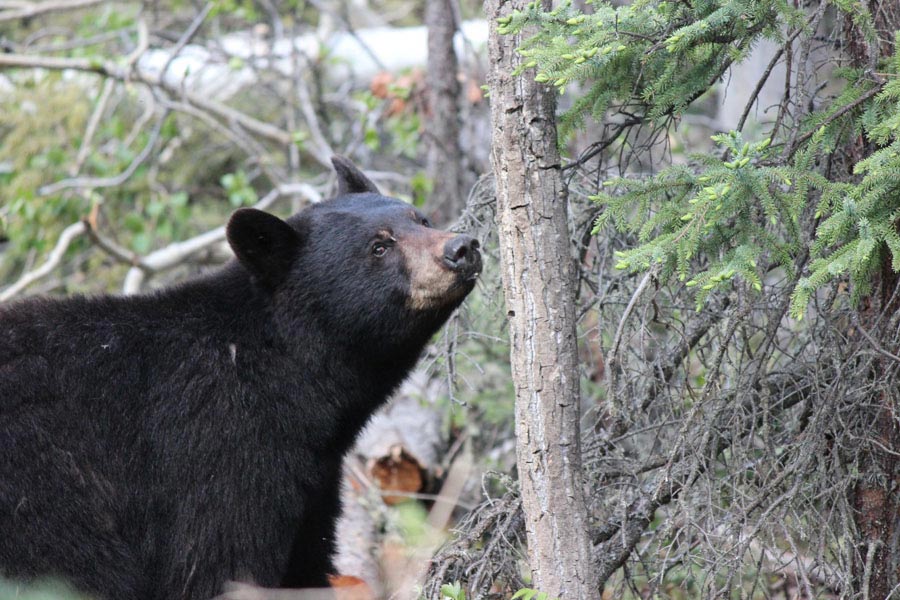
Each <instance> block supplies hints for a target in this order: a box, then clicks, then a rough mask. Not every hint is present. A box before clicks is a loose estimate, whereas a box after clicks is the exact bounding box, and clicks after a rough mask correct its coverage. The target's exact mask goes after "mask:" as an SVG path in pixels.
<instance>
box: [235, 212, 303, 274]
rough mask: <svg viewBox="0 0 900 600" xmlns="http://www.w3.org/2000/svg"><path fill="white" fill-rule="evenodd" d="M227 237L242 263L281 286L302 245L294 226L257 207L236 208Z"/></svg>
mask: <svg viewBox="0 0 900 600" xmlns="http://www.w3.org/2000/svg"><path fill="white" fill-rule="evenodd" d="M225 236H226V237H227V238H228V244H229V245H230V246H231V249H232V250H234V254H235V255H236V256H237V258H238V260H239V261H240V262H241V264H242V265H244V266H245V267H246V268H247V270H248V271H250V272H251V273H253V274H254V275H255V276H256V277H257V278H258V279H259V280H260V281H261V282H262V283H264V284H266V285H269V286H275V285H278V284H279V283H281V281H282V280H283V279H284V277H285V276H286V275H287V273H288V271H289V270H290V268H291V264H293V262H294V258H295V257H296V256H297V249H298V247H299V244H300V236H299V234H298V233H297V232H296V231H295V230H294V228H293V227H291V226H290V225H288V224H287V223H285V222H284V221H282V220H281V219H279V218H278V217H276V216H275V215H270V214H269V213H267V212H263V211H261V210H257V209H255V208H240V209H238V210H236V211H235V212H234V214H233V215H231V219H230V220H229V221H228V225H227V226H226V227H225Z"/></svg>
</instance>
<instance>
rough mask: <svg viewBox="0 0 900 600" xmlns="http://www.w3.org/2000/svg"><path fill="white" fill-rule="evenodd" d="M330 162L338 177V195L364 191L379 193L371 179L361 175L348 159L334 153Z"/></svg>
mask: <svg viewBox="0 0 900 600" xmlns="http://www.w3.org/2000/svg"><path fill="white" fill-rule="evenodd" d="M331 164H333V165H334V170H335V172H336V173H337V178H338V196H343V195H344V194H362V193H364V192H372V193H373V194H380V193H381V192H379V191H378V188H377V187H375V184H374V183H372V181H371V180H370V179H369V178H368V177H366V176H365V175H363V173H362V171H360V170H359V169H357V168H356V165H354V164H353V163H352V162H350V160H349V159H347V158H344V157H343V156H339V155H337V154H335V155H334V156H332V157H331Z"/></svg>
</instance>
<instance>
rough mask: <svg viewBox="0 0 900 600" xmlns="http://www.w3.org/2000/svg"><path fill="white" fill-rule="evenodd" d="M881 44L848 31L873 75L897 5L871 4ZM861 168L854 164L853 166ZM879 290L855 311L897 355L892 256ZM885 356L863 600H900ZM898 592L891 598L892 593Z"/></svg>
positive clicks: (869, 482)
mask: <svg viewBox="0 0 900 600" xmlns="http://www.w3.org/2000/svg"><path fill="white" fill-rule="evenodd" d="M865 4H866V7H867V8H868V10H869V11H870V12H871V14H872V15H873V16H874V22H875V30H876V31H877V33H878V38H879V40H878V41H877V42H875V43H870V42H867V41H866V39H865V37H864V35H863V33H862V32H861V31H859V29H857V28H856V27H855V25H854V24H853V23H852V22H849V21H848V23H847V25H846V30H845V32H846V36H847V41H848V44H847V50H848V52H849V54H850V57H851V59H852V61H853V62H854V63H855V66H857V67H860V68H864V69H866V68H868V69H872V70H874V69H875V67H876V65H877V64H878V61H879V60H881V59H884V58H887V57H889V56H891V55H892V54H893V52H894V47H893V43H894V31H895V30H897V29H900V3H898V2H897V0H868V2H866V3H865ZM871 145H872V143H871V142H870V141H868V140H865V139H863V138H862V137H861V136H860V137H858V138H857V139H855V140H854V141H853V142H852V145H851V147H850V148H849V152H850V155H851V156H858V157H863V156H867V155H868V154H870V153H871V151H872V150H873V148H872V147H871ZM854 162H856V161H854ZM872 287H873V290H874V292H873V293H872V294H871V295H870V296H869V297H868V298H865V299H864V300H863V302H862V304H861V306H860V310H859V313H858V319H859V325H860V327H861V328H862V329H863V330H864V331H865V335H867V336H868V337H870V338H872V340H873V342H874V343H875V344H878V345H879V346H880V347H882V348H886V349H887V350H888V351H889V352H892V353H896V352H897V348H895V347H893V346H892V342H891V341H890V340H891V337H892V336H891V335H890V331H889V327H888V324H889V323H890V319H891V315H892V314H893V313H895V312H896V311H897V310H898V309H900V306H898V299H897V294H898V291H900V290H898V287H900V278H898V276H897V274H896V273H894V272H893V270H892V269H891V257H890V255H889V253H885V255H884V256H883V257H882V265H881V270H880V272H879V273H878V274H877V275H876V276H875V280H874V281H873V286H872ZM891 362H892V359H891V358H888V357H885V356H883V355H880V354H879V355H878V356H877V357H876V358H875V361H874V366H873V370H872V372H871V373H869V377H871V379H872V383H873V384H874V385H873V386H872V389H873V390H874V393H873V397H872V401H871V402H870V403H869V406H870V408H869V409H868V410H869V411H870V415H869V420H870V422H872V423H873V425H874V426H873V430H872V432H871V436H872V440H871V441H869V442H866V443H867V446H866V447H865V448H864V449H863V450H862V455H861V457H860V460H859V471H860V477H859V480H858V482H857V484H856V485H855V486H854V488H853V492H852V498H851V504H852V506H853V508H854V516H855V521H856V527H857V532H858V535H859V539H858V544H857V557H858V558H857V561H856V564H855V565H854V579H855V581H854V591H856V592H858V593H859V594H860V597H861V598H864V599H866V600H882V599H883V598H888V597H891V598H897V597H900V595H898V593H900V592H898V586H900V547H898V546H900V495H898V493H897V490H898V489H900V459H898V456H900V427H898V416H900V415H898V412H897V411H898V406H900V393H898V390H897V387H896V384H895V385H893V386H891V385H890V384H889V379H890V378H888V377H887V374H888V373H890V372H891V369H892V368H893V367H894V365H892V364H891ZM892 594H893V595H892Z"/></svg>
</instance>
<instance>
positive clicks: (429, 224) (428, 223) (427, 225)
mask: <svg viewBox="0 0 900 600" xmlns="http://www.w3.org/2000/svg"><path fill="white" fill-rule="evenodd" d="M422 226H423V227H431V221H429V220H428V219H427V218H425V217H422Z"/></svg>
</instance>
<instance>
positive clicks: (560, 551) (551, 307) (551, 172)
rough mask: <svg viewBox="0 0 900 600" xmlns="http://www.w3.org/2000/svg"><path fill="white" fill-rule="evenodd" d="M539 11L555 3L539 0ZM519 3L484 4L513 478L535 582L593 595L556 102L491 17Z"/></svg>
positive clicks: (567, 597)
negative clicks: (526, 70) (512, 416)
mask: <svg viewBox="0 0 900 600" xmlns="http://www.w3.org/2000/svg"><path fill="white" fill-rule="evenodd" d="M544 4H545V8H547V9H549V8H550V2H549V1H547V0H545V1H544ZM525 5H526V2H525V0H513V1H506V2H503V1H501V0H486V2H485V4H484V7H485V14H486V16H487V18H488V21H489V22H490V24H491V30H490V36H489V41H488V52H489V61H490V67H489V75H488V81H489V85H490V102H491V121H492V125H493V139H492V143H491V148H492V150H491V161H492V164H493V170H494V175H495V179H496V193H497V221H498V225H499V237H500V250H501V262H502V265H501V266H502V277H503V288H504V293H505V295H506V306H507V311H508V312H507V314H508V317H509V335H510V342H511V359H512V374H513V381H514V385H515V390H516V435H517V438H518V443H517V457H518V468H519V481H520V486H521V495H522V506H523V508H524V511H525V520H526V532H527V541H528V555H529V560H530V565H531V569H532V572H533V587H535V588H536V589H539V590H540V591H543V592H546V593H548V594H549V595H550V596H551V597H559V598H562V599H564V600H574V599H588V598H590V599H592V600H593V599H596V598H597V596H598V593H599V592H598V588H597V580H596V575H595V573H594V569H593V564H592V560H591V553H590V544H589V540H588V523H587V513H586V508H585V503H584V491H583V480H582V471H581V447H580V443H579V437H580V436H579V382H578V357H577V351H576V350H577V344H576V337H575V300H574V299H575V293H574V290H575V281H576V280H575V275H576V269H575V266H576V265H575V263H574V261H573V260H572V256H571V254H570V243H569V232H568V224H567V198H566V189H565V186H564V185H563V183H562V179H561V172H560V160H559V151H558V148H557V142H556V140H557V134H556V121H555V109H556V100H555V97H554V96H553V95H552V93H550V92H549V91H548V90H547V89H546V88H544V87H543V86H540V85H538V84H537V83H535V81H534V79H533V77H531V76H529V75H527V74H526V75H525V76H520V77H516V76H513V75H512V72H513V71H514V70H515V68H516V67H517V66H518V63H519V61H520V57H519V56H518V55H517V54H516V53H515V52H514V50H515V48H516V46H517V44H518V41H519V40H518V38H517V37H514V36H501V35H498V33H497V19H498V18H499V17H503V16H506V15H507V14H509V13H510V12H512V10H514V9H519V10H523V9H524V8H525Z"/></svg>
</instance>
